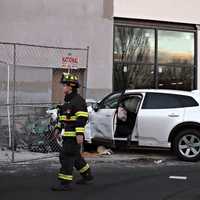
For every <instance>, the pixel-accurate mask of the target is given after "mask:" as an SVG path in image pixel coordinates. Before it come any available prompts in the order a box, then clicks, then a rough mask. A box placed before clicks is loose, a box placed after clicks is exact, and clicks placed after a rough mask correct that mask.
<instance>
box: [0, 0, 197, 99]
mask: <svg viewBox="0 0 200 200" xmlns="http://www.w3.org/2000/svg"><path fill="white" fill-rule="evenodd" d="M199 5H200V3H199V1H198V0H193V1H192V2H187V1H186V2H185V1H184V2H183V1H181V0H168V1H165V2H163V1H159V0H152V1H145V0H84V1H83V0H59V1H54V0H48V1H46V0H42V1H41V0H30V1H26V0H16V1H11V0H2V1H1V2H0V23H1V29H0V42H11V43H12V42H13V43H26V44H34V45H44V46H57V47H66V48H89V50H88V62H87V66H79V67H80V68H85V71H84V75H83V76H82V79H84V80H82V87H83V89H84V90H85V92H86V93H85V95H86V97H87V98H94V99H99V98H101V97H102V96H104V95H105V94H107V93H108V92H111V91H116V90H122V89H124V88H171V89H183V90H193V89H198V88H199V87H200V82H199V81H198V80H199V76H200V72H199V70H198V63H199V60H200V56H199V55H198V41H199V40H200V38H199V34H198V32H199V25H198V24H200V14H198V7H199ZM68 53H71V52H68ZM68 53H66V55H63V56H67V55H68ZM72 54H73V52H72ZM0 56H1V58H0V60H3V55H2V54H1V53H0ZM60 59H62V58H60ZM33 65H34V64H31V66H32V67H34V66H33ZM49 65H50V64H49ZM54 65H55V69H49V68H48V70H47V71H48V73H46V72H43V74H40V75H35V76H34V79H33V81H34V82H37V88H40V90H41V88H42V87H44V84H48V85H47V87H46V89H45V90H43V93H44V94H45V93H48V95H44V96H45V97H46V99H45V101H47V102H49V101H52V99H53V96H56V95H57V96H58V98H59V95H60V93H56V92H52V91H55V90H59V88H58V86H56V85H55V82H56V81H57V80H58V79H59V78H58V77H59V74H60V73H61V72H62V71H63V70H64V71H65V70H66V69H63V68H62V66H61V64H60V63H59V62H58V63H57V66H56V64H55V63H54ZM83 65H84V64H83ZM26 67H27V68H28V66H26ZM47 67H49V66H47ZM43 71H44V68H43ZM31 72H32V68H30V74H29V75H28V72H27V71H26V76H28V77H29V78H28V79H26V81H27V82H28V81H30V80H31V78H32V76H31ZM45 74H46V75H45ZM20 76H21V78H20ZM23 76H24V75H23V72H21V73H20V74H19V76H18V78H19V79H20V80H21V79H23ZM44 76H46V78H45V80H46V81H45V83H43V82H42V81H41V80H43V79H42V77H44ZM40 84H41V85H40ZM42 84H43V85H42ZM31 87H32V88H33V87H36V86H34V85H31ZM21 90H24V88H23V87H21ZM32 90H33V89H32ZM36 93H37V90H36ZM29 94H30V91H29ZM30 96H31V95H30ZM39 96H40V97H42V95H41V94H40V95H39ZM45 97H44V98H45ZM27 98H28V97H27ZM41 101H42V100H41Z"/></svg>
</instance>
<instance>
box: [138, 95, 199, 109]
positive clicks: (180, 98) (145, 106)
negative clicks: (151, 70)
mask: <svg viewBox="0 0 200 200" xmlns="http://www.w3.org/2000/svg"><path fill="white" fill-rule="evenodd" d="M153 95H154V98H156V95H157V97H158V95H161V96H163V98H164V99H166V98H167V96H168V97H169V96H171V97H172V98H174V99H176V101H177V102H178V104H180V106H170V107H167V106H166V107H155V106H154V107H153V106H152V107H151V106H149V105H148V104H149V102H148V101H149V99H150V98H151V97H152V96H153ZM183 98H185V99H186V98H188V99H190V100H191V101H193V103H194V105H186V103H185V102H184V100H183ZM150 101H151V100H150ZM167 102H169V101H167ZM150 103H151V102H150ZM196 106H199V103H198V102H197V101H196V100H195V99H194V98H193V97H192V96H188V95H182V94H172V93H160V92H147V93H146V95H145V98H144V101H143V104H142V107H141V109H144V110H150V109H153V110H163V109H180V108H188V107H196Z"/></svg>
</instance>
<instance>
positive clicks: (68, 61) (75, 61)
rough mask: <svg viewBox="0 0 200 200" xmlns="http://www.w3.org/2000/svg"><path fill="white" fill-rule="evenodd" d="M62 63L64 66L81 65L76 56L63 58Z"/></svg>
mask: <svg viewBox="0 0 200 200" xmlns="http://www.w3.org/2000/svg"><path fill="white" fill-rule="evenodd" d="M62 63H63V64H72V65H73V64H75V65H76V64H78V63H79V58H78V57H74V56H65V57H62Z"/></svg>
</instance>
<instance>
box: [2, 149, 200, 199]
mask: <svg viewBox="0 0 200 200" xmlns="http://www.w3.org/2000/svg"><path fill="white" fill-rule="evenodd" d="M163 154H164V155H162V153H161V155H162V156H158V157H157V158H156V157H155V155H154V157H152V158H150V157H149V156H148V157H147V156H144V158H142V157H138V158H137V159H133V158H132V159H131V158H130V155H129V154H125V153H124V154H115V156H112V157H109V156H101V157H99V158H87V160H88V162H89V163H90V165H91V168H92V171H93V174H94V176H95V180H94V183H93V184H89V185H85V186H79V185H76V184H73V189H72V190H71V191H65V192H53V191H51V190H50V187H51V186H52V185H53V184H54V183H55V181H56V173H57V170H58V169H59V166H60V165H59V162H58V158H49V159H44V160H36V161H31V162H30V161H29V162H20V163H14V164H1V165H0V199H1V200H13V199H19V200H27V199H28V200H32V199H34V200H44V199H48V200H57V199H59V200H62V199H63V200H64V199H65V200H66V199H70V200H79V199H80V200H90V199H91V200H102V199H104V200H107V199H108V200H111V199H114V200H118V199H119V200H123V199H134V200H147V199H148V200H149V199H152V200H168V199H171V200H186V199H187V200H196V199H198V200H199V199H200V190H199V181H200V176H199V171H200V163H199V162H197V163H187V162H181V161H178V160H176V158H174V157H173V156H171V155H168V154H167V155H165V153H163ZM143 155H144V154H143ZM158 155H160V154H158ZM128 158H129V159H128ZM134 158H135V157H134ZM145 158H146V159H145ZM160 158H163V159H160ZM74 175H75V179H77V178H78V177H79V174H78V173H77V172H76V171H75V172H74Z"/></svg>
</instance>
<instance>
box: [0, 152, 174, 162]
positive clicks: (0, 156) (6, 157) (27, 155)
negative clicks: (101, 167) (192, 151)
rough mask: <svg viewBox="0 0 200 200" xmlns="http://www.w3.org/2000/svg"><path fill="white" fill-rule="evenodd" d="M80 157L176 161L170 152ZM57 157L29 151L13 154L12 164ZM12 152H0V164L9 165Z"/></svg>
mask: <svg viewBox="0 0 200 200" xmlns="http://www.w3.org/2000/svg"><path fill="white" fill-rule="evenodd" d="M82 156H83V157H84V158H85V159H86V160H88V161H90V162H92V163H99V162H101V163H113V162H116V161H118V162H131V161H137V160H138V161H152V162H154V161H155V162H158V163H159V162H164V161H166V160H176V158H175V157H174V156H173V154H172V153H170V152H163V151H156V152H154V151H150V152H149V151H139V152H138V151H132V152H112V153H111V154H110V155H101V154H99V153H97V152H93V153H91V152H83V153H82ZM57 157H58V153H36V152H30V151H24V150H23V151H18V152H14V162H29V161H33V160H41V159H42V160H43V159H47V158H48V159H51V158H52V159H53V158H56V159H57ZM11 161H12V152H11V151H8V150H4V151H2V150H0V164H1V163H11Z"/></svg>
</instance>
